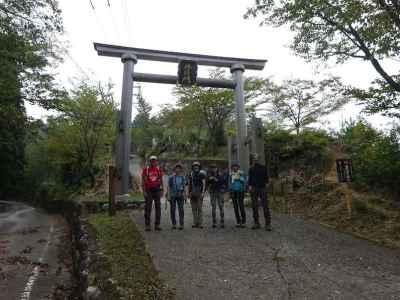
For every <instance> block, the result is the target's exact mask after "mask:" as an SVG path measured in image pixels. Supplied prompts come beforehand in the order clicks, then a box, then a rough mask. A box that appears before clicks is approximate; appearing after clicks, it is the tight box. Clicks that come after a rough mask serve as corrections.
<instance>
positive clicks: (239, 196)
mask: <svg viewBox="0 0 400 300" xmlns="http://www.w3.org/2000/svg"><path fill="white" fill-rule="evenodd" d="M245 188H246V178H245V176H244V174H243V172H242V171H241V170H240V166H239V164H237V163H234V164H232V167H231V174H230V176H229V190H230V192H231V198H232V202H233V208H234V210H235V217H236V227H238V228H243V227H245V225H246V210H245V208H244V192H245Z"/></svg>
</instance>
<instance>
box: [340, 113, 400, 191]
mask: <svg viewBox="0 0 400 300" xmlns="http://www.w3.org/2000/svg"><path fill="white" fill-rule="evenodd" d="M340 137H341V140H342V141H343V144H344V149H345V151H346V152H347V153H348V154H349V155H350V157H351V159H352V161H353V166H354V178H355V183H356V184H357V185H358V187H362V188H365V189H370V190H371V189H374V190H381V191H386V192H389V193H391V194H393V195H395V196H396V197H398V196H399V195H400V185H399V184H398V183H399V181H398V178H399V176H400V140H399V128H395V129H393V130H392V131H391V132H390V134H385V133H383V132H380V131H377V130H376V129H374V128H373V127H372V126H371V125H370V124H368V123H367V122H365V121H362V120H361V121H358V122H348V123H347V124H345V126H344V127H343V128H342V130H341V136H340Z"/></svg>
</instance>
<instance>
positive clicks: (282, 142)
mask: <svg viewBox="0 0 400 300" xmlns="http://www.w3.org/2000/svg"><path fill="white" fill-rule="evenodd" d="M331 140H332V138H331V137H329V136H328V134H327V133H326V132H324V131H321V130H315V129H307V130H304V131H302V132H301V133H300V134H299V135H294V134H291V133H290V132H289V131H288V130H285V129H282V128H276V127H270V128H267V131H266V134H265V150H266V159H267V165H268V166H269V167H270V169H271V171H272V175H275V176H277V175H278V173H282V172H287V171H289V170H291V169H293V170H295V171H297V172H300V173H303V174H304V175H305V176H306V177H311V176H312V175H315V174H318V173H326V172H327V171H328V170H329V169H330V168H331V166H332V163H333V157H332V155H331V154H330V152H329V149H328V145H329V143H330V141H331Z"/></svg>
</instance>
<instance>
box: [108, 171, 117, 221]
mask: <svg viewBox="0 0 400 300" xmlns="http://www.w3.org/2000/svg"><path fill="white" fill-rule="evenodd" d="M108 178H109V180H108V182H109V184H108V215H109V216H114V215H115V210H116V209H115V192H116V190H115V187H116V168H115V166H112V165H109V166H108Z"/></svg>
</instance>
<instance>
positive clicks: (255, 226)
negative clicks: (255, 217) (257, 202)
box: [251, 224, 260, 229]
mask: <svg viewBox="0 0 400 300" xmlns="http://www.w3.org/2000/svg"><path fill="white" fill-rule="evenodd" d="M251 229H260V224H254V225H253V226H251Z"/></svg>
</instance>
